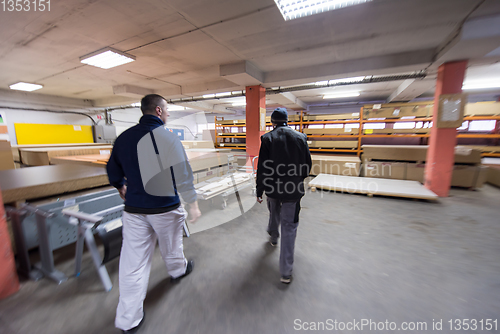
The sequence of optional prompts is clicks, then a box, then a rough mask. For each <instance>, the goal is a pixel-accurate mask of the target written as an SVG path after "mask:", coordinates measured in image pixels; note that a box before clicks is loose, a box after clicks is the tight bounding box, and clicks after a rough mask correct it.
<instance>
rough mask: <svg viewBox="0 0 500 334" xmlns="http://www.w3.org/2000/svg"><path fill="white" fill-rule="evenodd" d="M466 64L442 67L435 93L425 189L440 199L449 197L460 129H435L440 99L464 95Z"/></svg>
mask: <svg viewBox="0 0 500 334" xmlns="http://www.w3.org/2000/svg"><path fill="white" fill-rule="evenodd" d="M466 68H467V61H466V60H464V61H456V62H449V63H445V64H443V65H441V66H439V70H438V77H437V84H436V93H435V94H434V114H433V117H432V120H433V126H432V129H431V135H430V139H429V149H428V151H427V162H426V164H425V187H426V188H427V189H430V190H432V191H433V192H435V193H436V194H437V195H438V196H439V197H448V194H449V192H450V187H451V176H452V173H453V165H454V163H455V146H456V144H457V129H446V128H443V129H439V128H437V127H436V121H437V111H438V107H439V97H440V96H441V95H443V94H458V93H461V92H462V84H463V81H464V76H465V70H466Z"/></svg>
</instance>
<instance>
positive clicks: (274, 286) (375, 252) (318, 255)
mask: <svg viewBox="0 0 500 334" xmlns="http://www.w3.org/2000/svg"><path fill="white" fill-rule="evenodd" d="M499 203H500V189H498V188H494V187H492V186H489V185H486V186H484V188H482V189H481V190H480V191H475V192H473V191H466V190H456V189H453V190H452V191H451V197H449V198H444V199H441V200H440V201H439V203H430V202H423V201H413V200H404V199H394V198H384V197H373V198H368V197H366V196H363V195H347V194H335V193H330V192H323V191H317V192H315V193H308V194H307V195H306V197H305V198H304V199H303V202H302V212H301V221H300V227H299V232H298V237H297V245H296V260H295V271H294V278H295V279H294V281H293V283H292V284H291V285H289V286H286V285H283V284H281V283H280V282H279V277H280V276H279V272H278V257H279V249H278V248H272V247H271V246H270V245H269V244H268V243H267V234H266V232H265V226H266V220H267V217H268V216H267V210H266V207H265V206H264V205H263V204H262V205H258V204H257V205H255V206H254V207H253V208H252V209H250V210H249V211H248V212H247V213H246V214H245V215H244V216H241V217H239V218H237V219H235V220H233V221H231V222H229V223H226V224H223V225H220V226H217V227H214V228H212V229H209V230H206V231H203V232H199V233H196V234H193V235H192V237H191V238H189V239H186V240H185V253H186V255H187V257H188V258H193V259H194V260H195V270H194V272H193V273H192V274H191V275H190V276H188V277H187V278H186V279H185V280H183V281H182V282H181V283H180V284H178V285H171V284H170V281H169V278H168V277H167V274H166V270H165V268H164V265H163V263H162V261H161V258H160V254H159V252H157V254H156V255H155V258H154V261H153V268H152V273H151V278H150V285H149V292H148V296H147V298H146V302H145V310H146V313H147V318H146V322H145V324H144V326H143V328H142V331H141V332H140V333H145V334H146V333H149V334H160V333H179V334H184V333H218V334H219V333H220V334H223V333H249V334H250V333H252V334H253V333H293V332H295V329H302V330H305V329H312V327H311V326H316V325H318V327H319V328H320V329H321V324H317V322H323V323H324V324H323V325H324V326H325V329H329V327H328V325H329V324H332V325H334V321H335V320H336V321H337V325H340V324H341V323H343V324H344V325H348V323H349V322H353V321H354V322H356V321H357V322H358V326H360V325H361V324H362V321H363V320H366V321H369V320H371V321H372V322H377V323H378V322H384V323H385V321H386V320H388V322H389V323H390V322H394V323H395V325H396V326H398V327H399V326H401V325H402V324H403V322H406V323H410V324H406V325H410V326H411V323H412V322H414V323H415V326H416V323H417V322H420V323H426V325H427V329H428V331H427V332H429V333H430V332H433V331H432V325H433V320H434V322H436V321H439V320H440V319H442V320H443V330H442V331H441V332H442V333H449V332H451V331H450V329H449V323H448V321H449V320H451V319H477V320H478V321H479V320H480V319H496V317H498V314H499V310H500V300H499V299H498V298H497V297H498V295H500V284H499V277H500V263H499V262H498V258H499V256H500V244H499V243H498V240H499V238H500V221H499V219H498V217H499V213H500V207H499V205H498V204H499ZM221 214H224V211H222V210H221ZM67 250H68V249H67V248H66V251H67ZM85 255H86V257H85V258H84V263H83V266H84V267H83V272H82V275H81V276H80V277H79V278H74V277H71V278H70V279H69V280H68V281H67V282H65V283H63V284H61V285H60V286H57V285H55V284H54V283H52V282H50V281H48V280H46V279H44V280H42V281H40V282H23V283H22V287H21V290H20V292H19V293H17V294H16V295H14V296H12V297H10V298H8V299H6V300H3V301H0V332H1V333H5V334H14V333H15V334H21V333H22V334H38V333H47V334H49V333H50V334H58V333H61V334H63V333H64V334H66V333H73V334H78V333H119V331H118V330H116V329H115V328H114V324H113V321H114V315H115V308H116V304H117V301H118V288H117V279H118V277H117V273H118V261H113V262H111V263H110V264H109V265H108V271H109V272H110V275H111V279H112V281H113V284H114V288H113V290H112V291H111V292H109V293H106V292H104V291H103V289H102V287H101V285H100V282H99V280H98V277H97V275H96V273H95V271H94V269H93V266H92V263H91V259H90V258H89V256H88V253H86V254H85ZM71 256H72V253H71V249H70V254H69V256H56V261H57V262H58V263H59V264H58V265H57V267H58V269H61V270H62V271H64V272H65V273H66V274H68V275H69V274H71V272H72V268H73V261H72V259H71ZM63 258H67V259H68V260H67V261H66V262H61V261H62V259H63ZM329 319H331V321H330V320H329ZM311 322H314V323H311ZM420 326H422V324H420ZM315 328H316V327H315ZM368 329H369V328H367V327H365V328H364V330H361V329H360V330H355V331H354V332H358V333H361V332H368ZM332 332H333V331H332ZM338 332H342V331H341V330H339V331H338ZM344 332H345V331H344ZM379 332H388V331H386V330H383V331H380V330H379ZM396 332H397V331H396ZM413 332H417V330H415V331H413ZM418 332H425V331H420V330H419V331H418Z"/></svg>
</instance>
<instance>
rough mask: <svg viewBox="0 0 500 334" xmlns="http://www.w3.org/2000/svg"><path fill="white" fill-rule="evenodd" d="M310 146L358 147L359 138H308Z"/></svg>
mask: <svg viewBox="0 0 500 334" xmlns="http://www.w3.org/2000/svg"><path fill="white" fill-rule="evenodd" d="M307 144H308V145H309V147H310V148H358V141H357V140H316V141H314V140H308V141H307Z"/></svg>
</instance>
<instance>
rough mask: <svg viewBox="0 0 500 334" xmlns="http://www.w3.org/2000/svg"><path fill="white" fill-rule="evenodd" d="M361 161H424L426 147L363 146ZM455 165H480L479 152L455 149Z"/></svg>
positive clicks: (463, 147) (461, 147) (462, 147)
mask: <svg viewBox="0 0 500 334" xmlns="http://www.w3.org/2000/svg"><path fill="white" fill-rule="evenodd" d="M361 148H362V149H363V161H371V160H388V161H422V162H423V161H426V160H427V149H428V146H427V145H363V146H361ZM455 163H461V164H481V152H480V151H479V150H475V149H471V148H468V147H466V146H457V147H455Z"/></svg>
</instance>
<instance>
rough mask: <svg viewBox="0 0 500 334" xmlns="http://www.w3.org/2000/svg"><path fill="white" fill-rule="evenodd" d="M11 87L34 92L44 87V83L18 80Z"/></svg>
mask: <svg viewBox="0 0 500 334" xmlns="http://www.w3.org/2000/svg"><path fill="white" fill-rule="evenodd" d="M9 88H10V89H15V90H23V91H25V92H32V91H34V90H37V89H40V88H43V86H42V85H37V84H32V83H27V82H18V83H15V84H13V85H10V86H9Z"/></svg>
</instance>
